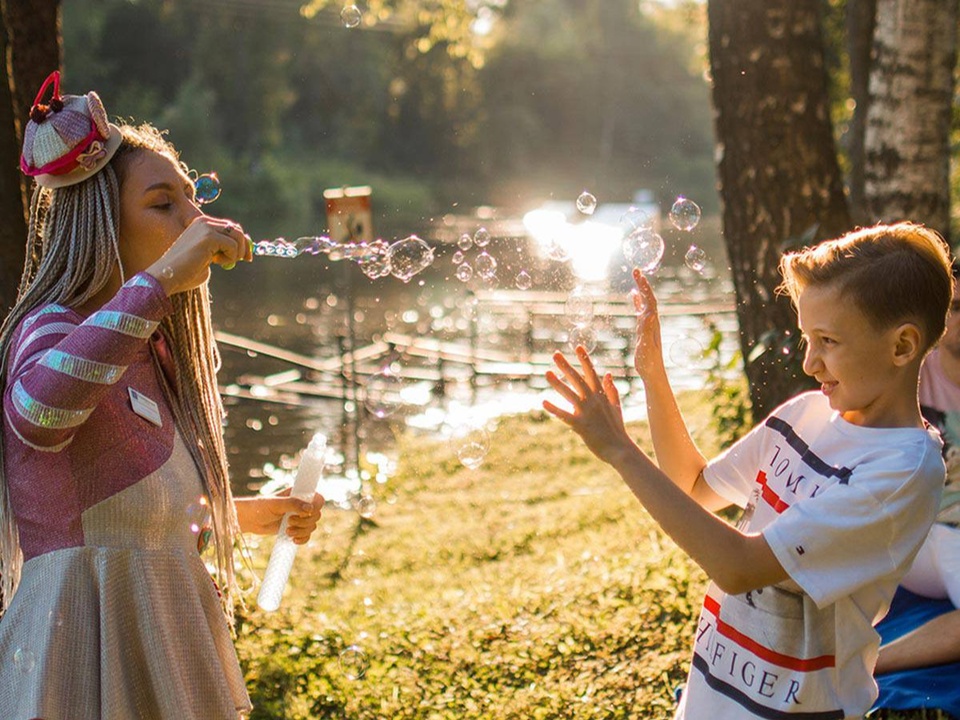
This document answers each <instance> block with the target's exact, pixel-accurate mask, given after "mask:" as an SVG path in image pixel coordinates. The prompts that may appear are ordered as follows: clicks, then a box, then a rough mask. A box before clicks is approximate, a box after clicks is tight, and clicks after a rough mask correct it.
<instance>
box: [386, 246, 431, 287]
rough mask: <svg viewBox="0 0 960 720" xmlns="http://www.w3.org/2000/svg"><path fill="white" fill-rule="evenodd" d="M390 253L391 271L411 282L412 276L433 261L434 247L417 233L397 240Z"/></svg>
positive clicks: (401, 278) (394, 274)
mask: <svg viewBox="0 0 960 720" xmlns="http://www.w3.org/2000/svg"><path fill="white" fill-rule="evenodd" d="M388 255H389V257H390V272H391V273H392V274H393V276H394V277H396V278H399V279H400V280H403V281H404V282H410V278H412V277H413V276H414V275H416V274H417V273H418V272H420V271H421V270H424V269H425V268H428V267H429V266H430V265H431V264H432V263H433V248H431V247H430V246H429V245H427V243H425V242H424V241H423V240H421V239H420V238H418V237H417V236H416V235H411V236H410V237H408V238H405V239H403V240H398V241H397V242H395V243H394V244H393V245H391V246H390V249H389V250H388Z"/></svg>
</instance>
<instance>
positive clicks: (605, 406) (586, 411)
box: [543, 345, 636, 464]
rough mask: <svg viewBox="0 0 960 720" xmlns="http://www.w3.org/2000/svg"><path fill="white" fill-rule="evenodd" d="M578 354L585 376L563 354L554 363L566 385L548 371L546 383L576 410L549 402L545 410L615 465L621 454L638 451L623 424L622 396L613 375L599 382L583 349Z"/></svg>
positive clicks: (545, 405) (594, 451)
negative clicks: (565, 408) (628, 450)
mask: <svg viewBox="0 0 960 720" xmlns="http://www.w3.org/2000/svg"><path fill="white" fill-rule="evenodd" d="M576 353H577V358H578V359H579V360H580V366H581V368H582V374H581V373H580V372H578V371H577V369H576V368H574V367H573V365H571V364H570V362H569V361H568V360H567V358H566V357H564V355H563V353H560V352H558V353H555V354H554V356H553V360H554V362H555V363H556V364H557V368H558V369H559V370H560V372H561V373H563V376H564V378H566V382H564V380H561V379H560V377H559V376H557V374H556V373H554V372H553V371H552V370H548V371H547V382H549V383H550V385H551V387H553V389H554V390H556V391H557V392H558V393H560V395H561V396H562V397H563V398H564V399H565V400H567V401H568V402H569V403H570V404H571V405H572V406H573V411H572V412H569V411H567V410H563V409H562V408H559V407H557V406H556V405H554V404H553V403H551V402H550V401H549V400H545V401H544V402H543V408H544V410H546V411H547V412H549V413H550V414H551V415H555V416H556V417H558V418H559V419H560V420H562V421H563V422H564V423H566V424H567V425H569V426H570V427H571V428H573V431H574V432H576V433H577V435H579V436H580V437H581V438H582V439H583V441H584V443H586V445H587V447H588V448H590V451H591V452H592V453H593V454H594V455H596V456H597V457H598V458H600V459H601V460H603V461H605V462H608V463H611V464H615V461H616V460H617V459H618V457H619V456H620V454H621V453H623V452H624V451H625V450H627V449H628V448H635V447H636V446H635V445H634V443H633V441H632V440H631V439H630V436H629V435H628V434H627V429H626V427H625V426H624V424H623V412H622V411H621V409H620V393H618V392H617V388H616V387H615V386H614V384H613V377H612V376H611V375H610V373H607V374H606V375H604V377H603V380H602V381H601V380H600V378H599V377H598V376H597V371H596V370H595V369H594V367H593V362H592V361H591V360H590V355H589V354H588V353H587V351H586V350H585V349H584V348H583V346H582V345H581V346H578V347H577V350H576Z"/></svg>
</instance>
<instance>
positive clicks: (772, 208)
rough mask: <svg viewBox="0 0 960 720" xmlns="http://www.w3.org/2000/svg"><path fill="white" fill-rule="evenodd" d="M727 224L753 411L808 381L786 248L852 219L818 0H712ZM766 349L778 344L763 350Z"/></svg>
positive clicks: (835, 231) (763, 410) (758, 414)
mask: <svg viewBox="0 0 960 720" xmlns="http://www.w3.org/2000/svg"><path fill="white" fill-rule="evenodd" d="M708 17H709V22H710V29H709V40H710V67H711V73H712V75H713V102H714V109H715V127H716V134H717V143H718V145H717V157H718V175H719V180H720V195H721V200H722V203H723V232H724V240H725V243H726V247H727V253H728V255H729V258H730V263H731V266H732V268H731V269H732V272H733V282H734V288H735V290H736V297H737V315H738V318H739V321H740V347H741V350H742V351H743V356H744V358H745V368H746V374H747V380H748V382H749V385H750V399H751V402H752V404H753V413H754V417H755V418H758V419H759V418H762V417H764V416H765V415H766V414H767V413H769V412H770V411H771V410H772V409H773V408H774V407H775V406H776V405H777V404H779V403H780V402H782V401H783V400H785V399H786V398H788V397H790V396H791V395H794V394H795V393H796V392H797V391H798V390H800V389H802V388H804V387H807V386H808V381H807V380H806V379H805V377H804V376H803V374H802V371H801V369H800V363H799V362H798V360H799V357H798V353H797V351H796V338H797V333H796V331H795V327H796V318H795V315H794V313H793V309H792V308H791V307H790V303H789V301H788V300H787V299H786V298H783V297H778V296H777V295H776V293H775V288H776V287H777V286H778V285H779V283H780V275H779V272H778V269H777V268H778V263H779V258H780V255H781V254H782V252H783V251H784V249H786V248H789V247H791V246H793V245H797V244H812V243H813V242H815V241H816V240H819V239H823V238H825V237H834V236H836V235H839V234H841V233H843V232H845V231H846V230H848V229H849V227H850V217H849V213H848V210H847V206H846V201H845V198H844V194H843V184H842V179H841V174H840V169H839V166H838V163H837V155H836V147H835V144H834V140H833V130H832V127H831V122H830V113H829V109H828V108H829V101H828V96H827V78H826V70H825V66H824V56H823V39H822V36H821V17H820V2H819V0H711V1H710V4H709V6H708ZM762 348H770V349H769V350H767V351H765V352H758V350H760V349H762Z"/></svg>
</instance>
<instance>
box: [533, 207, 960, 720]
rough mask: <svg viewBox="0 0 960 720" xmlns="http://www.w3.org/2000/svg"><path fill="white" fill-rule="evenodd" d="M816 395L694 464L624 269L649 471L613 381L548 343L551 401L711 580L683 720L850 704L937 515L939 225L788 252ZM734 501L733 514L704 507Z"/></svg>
mask: <svg viewBox="0 0 960 720" xmlns="http://www.w3.org/2000/svg"><path fill="white" fill-rule="evenodd" d="M781 272H782V273H783V276H784V283H783V289H784V291H785V292H786V293H788V294H789V295H790V298H791V300H792V301H793V303H794V305H795V307H796V309H797V316H798V324H799V327H800V330H801V332H802V334H803V339H804V341H805V342H806V344H807V346H806V354H805V356H804V363H803V368H804V372H806V373H807V374H808V375H811V376H813V377H814V378H816V379H817V381H818V382H820V385H821V387H820V390H819V391H814V392H808V393H804V394H802V395H800V396H798V397H796V398H794V399H793V400H790V401H788V402H786V403H784V404H783V405H782V406H780V407H779V408H777V409H776V410H775V411H774V412H773V413H772V414H771V415H770V416H769V417H768V418H767V419H766V420H765V421H764V422H763V423H762V424H760V425H759V426H757V427H755V428H754V429H753V430H752V431H751V432H750V433H749V434H747V435H746V436H745V437H744V438H742V439H741V440H740V441H739V442H737V443H736V444H735V445H734V446H732V447H731V448H729V449H728V450H727V451H725V452H724V453H723V454H721V455H720V456H719V457H717V458H716V459H714V460H713V461H711V462H709V463H708V462H707V461H706V460H705V459H704V457H703V456H702V455H701V454H700V452H699V451H698V450H697V448H696V446H695V445H694V443H693V441H692V440H691V438H690V435H689V433H688V432H687V430H686V427H685V426H684V423H683V419H682V417H681V415H680V412H679V410H678V408H677V404H676V401H675V399H674V396H673V392H672V390H671V388H670V385H669V382H668V380H667V375H666V371H665V369H664V365H663V359H662V352H661V348H660V327H659V320H658V318H657V312H656V300H655V298H654V296H653V293H652V291H651V289H650V286H649V284H648V283H647V282H646V280H645V279H644V278H643V277H642V276H641V275H640V273H639V272H635V279H636V281H637V286H638V294H637V295H636V296H635V304H636V307H637V311H638V319H637V345H636V352H635V363H636V367H637V371H638V373H639V374H640V377H641V379H642V381H643V383H644V387H645V390H646V398H647V409H648V416H649V422H650V431H651V435H652V439H653V445H654V449H655V451H656V457H657V460H658V462H659V467H658V466H657V465H654V463H653V462H652V461H651V460H650V459H649V458H648V457H647V456H646V455H645V454H644V453H643V452H642V451H641V450H640V449H639V448H638V447H637V446H636V444H635V443H634V442H633V441H632V440H631V439H630V437H629V435H628V434H627V432H626V429H625V427H624V424H623V418H622V414H621V411H620V400H619V396H618V394H617V391H616V388H615V387H614V385H613V379H612V377H611V376H610V375H609V374H607V375H606V376H605V377H604V378H603V380H602V381H601V380H600V378H599V377H598V376H597V373H596V371H595V370H594V368H593V365H592V363H591V361H590V358H589V356H588V354H587V353H586V352H585V351H584V349H583V348H577V355H578V358H579V361H580V364H581V366H582V372H580V371H578V370H576V369H574V367H573V366H572V365H571V364H570V363H569V362H568V361H567V360H566V359H565V358H564V357H563V355H561V354H560V353H557V355H556V356H555V360H556V363H557V367H558V368H559V369H560V371H561V372H562V374H563V376H564V377H565V379H566V381H565V382H564V381H563V380H561V379H560V378H559V377H558V376H557V375H556V374H554V373H552V372H550V373H548V374H547V377H548V380H549V382H550V384H551V386H552V387H553V388H554V389H555V390H556V391H557V392H558V393H559V394H560V395H561V396H562V397H563V398H565V399H566V400H567V401H569V402H570V404H571V405H572V406H573V408H572V411H567V410H563V409H561V408H558V407H557V406H555V405H553V404H552V403H549V402H546V403H544V407H545V408H546V410H548V411H549V412H551V413H552V414H554V415H556V416H557V417H558V418H560V419H561V420H563V421H564V422H565V423H566V424H568V425H569V426H570V427H571V428H573V430H574V431H576V432H577V433H578V434H579V435H580V436H581V438H582V439H583V440H584V442H585V443H586V444H587V446H588V447H589V448H590V450H591V451H592V452H594V453H595V454H596V455H597V456H598V457H599V458H600V459H602V460H604V461H606V462H608V463H609V464H610V465H612V466H613V468H614V469H616V470H617V471H618V472H619V474H620V475H621V477H622V478H623V479H624V481H625V482H626V483H627V485H628V486H629V487H630V489H631V490H632V491H633V493H634V494H635V495H636V496H637V498H638V499H639V501H640V502H641V504H643V506H644V507H645V508H646V509H647V511H648V512H649V513H650V515H651V516H652V517H653V518H654V519H655V520H656V521H657V522H658V523H659V524H660V526H661V527H662V528H663V529H664V531H665V532H666V533H667V534H668V535H670V536H671V537H672V538H673V539H674V540H675V541H676V542H677V543H678V544H679V545H680V547H682V548H683V549H684V550H685V551H686V552H687V553H688V554H689V555H690V556H691V557H692V558H693V559H694V560H695V561H696V562H697V563H698V564H699V565H700V566H701V567H702V568H703V569H704V571H705V572H706V573H707V575H708V576H709V577H710V578H711V580H712V582H711V583H710V585H709V587H708V588H707V595H706V599H705V600H704V604H703V610H702V612H701V615H700V620H699V623H698V626H697V630H696V635H695V638H694V654H693V662H692V667H691V669H690V675H689V678H688V682H687V686H686V689H685V691H684V693H683V697H682V699H681V702H680V706H679V708H678V710H677V715H676V717H677V718H678V719H686V720H706V719H709V720H726V719H729V718H756V717H760V718H804V719H810V720H821V719H822V720H834V719H836V720H841V719H842V718H860V717H862V716H863V715H864V713H866V712H867V711H868V710H869V709H870V706H871V705H872V703H873V700H874V698H875V697H876V694H877V686H876V683H875V682H874V680H873V677H872V674H871V671H872V669H873V665H874V662H875V661H876V658H877V648H878V636H877V633H876V631H875V630H874V629H873V624H874V622H876V621H877V620H879V619H880V618H881V617H882V616H883V614H884V613H885V612H886V611H887V608H888V606H889V603H890V599H891V597H892V596H893V593H894V590H895V588H896V586H897V582H898V580H899V579H900V577H901V576H902V575H903V573H904V572H905V571H906V569H907V568H908V567H909V565H910V561H911V560H912V558H913V556H914V555H915V554H916V552H917V549H918V548H919V547H920V545H921V544H922V542H923V540H924V537H925V536H926V534H927V531H928V530H929V529H930V526H931V524H932V523H933V520H934V516H935V514H936V511H937V503H938V501H939V497H940V493H941V490H942V487H943V479H944V465H943V461H942V459H941V455H940V448H941V443H940V439H939V436H938V435H937V433H936V432H935V431H933V430H930V429H928V428H927V427H926V426H925V424H924V422H923V420H922V418H921V416H920V410H919V407H918V403H917V378H918V374H919V370H920V365H921V362H922V360H923V358H924V356H925V355H926V354H927V352H928V351H929V349H930V348H931V347H932V346H933V344H934V343H935V342H936V341H937V340H938V339H939V338H940V336H941V334H942V333H943V330H944V322H945V317H946V314H947V308H948V307H949V304H950V298H951V291H952V288H951V277H950V257H949V251H948V248H947V246H946V244H945V243H944V242H943V240H942V239H941V238H940V237H939V236H938V235H937V234H936V233H934V232H932V231H930V230H928V229H926V228H923V227H921V226H918V225H913V224H909V223H901V224H897V225H890V226H877V227H873V228H868V229H865V230H860V231H857V232H854V233H851V234H849V235H846V236H844V237H842V238H840V239H838V240H833V241H830V242H825V243H822V244H820V245H819V246H817V247H815V248H811V249H807V250H804V251H802V252H798V253H791V254H788V255H786V256H785V257H784V258H783V259H782V261H781ZM731 503H735V504H737V505H739V506H741V507H743V508H745V509H744V513H743V517H742V519H741V520H740V524H739V527H738V528H733V527H731V526H730V525H728V524H727V523H726V522H724V521H723V520H721V519H719V518H717V517H716V516H715V515H714V514H713V511H716V510H719V509H721V508H723V507H725V506H728V505H730V504H731Z"/></svg>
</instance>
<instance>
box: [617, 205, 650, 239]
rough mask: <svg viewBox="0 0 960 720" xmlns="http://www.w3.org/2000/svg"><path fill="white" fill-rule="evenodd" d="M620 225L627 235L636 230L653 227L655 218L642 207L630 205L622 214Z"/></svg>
mask: <svg viewBox="0 0 960 720" xmlns="http://www.w3.org/2000/svg"><path fill="white" fill-rule="evenodd" d="M619 225H620V230H621V232H622V233H623V235H624V236H627V235H630V234H631V233H632V232H634V231H635V230H644V229H652V228H653V218H652V217H651V216H650V215H649V213H647V212H644V211H643V210H641V209H640V208H637V207H630V208H628V209H627V211H626V212H625V213H624V214H623V215H621V216H620V223H619Z"/></svg>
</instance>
